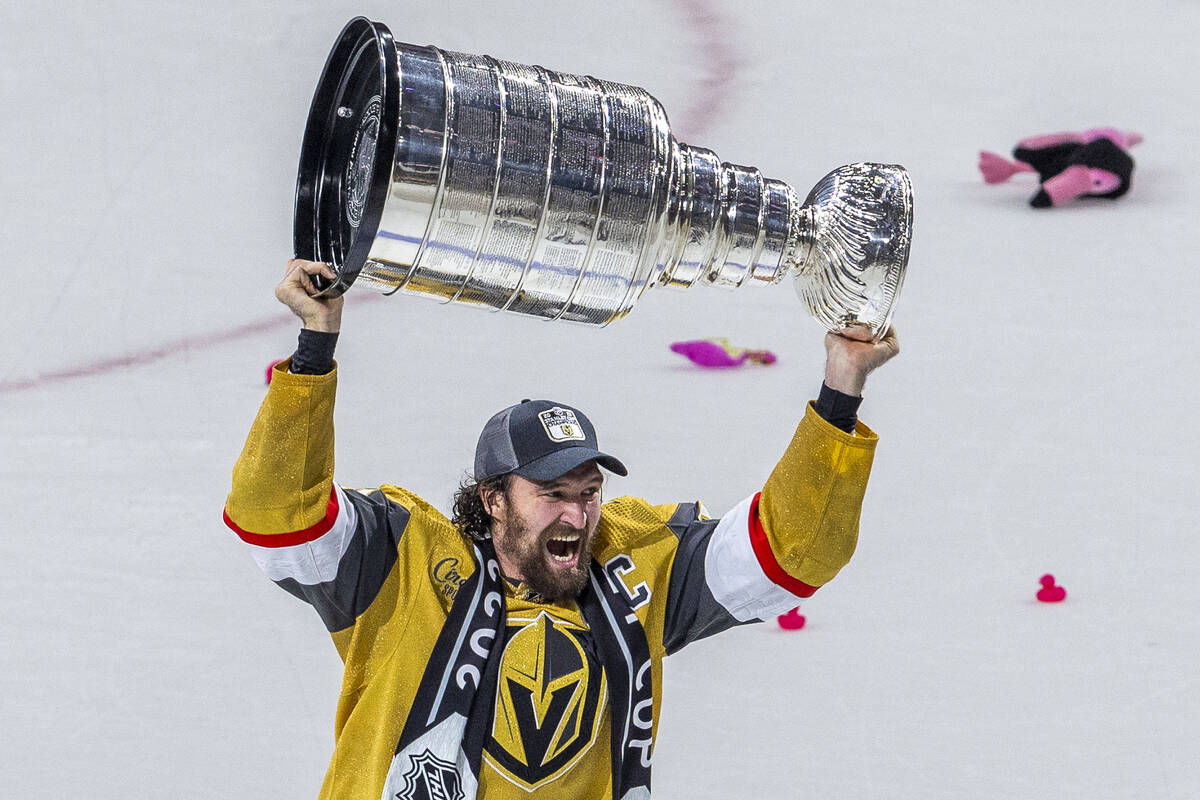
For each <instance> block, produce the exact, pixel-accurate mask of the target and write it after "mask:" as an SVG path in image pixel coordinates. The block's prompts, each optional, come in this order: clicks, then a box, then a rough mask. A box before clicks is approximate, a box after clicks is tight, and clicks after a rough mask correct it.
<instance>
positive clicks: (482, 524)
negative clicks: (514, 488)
mask: <svg viewBox="0 0 1200 800" xmlns="http://www.w3.org/2000/svg"><path fill="white" fill-rule="evenodd" d="M511 482H512V475H511V474H506V475H497V476H495V477H494V478H488V479H486V480H484V481H481V482H479V483H476V482H475V480H474V479H472V478H466V479H465V480H463V482H462V483H461V484H459V486H458V491H457V492H455V493H454V514H453V516H451V517H450V521H451V522H453V523H454V527H456V528H458V531H459V533H461V534H462V535H463V536H466V537H467V538H468V539H486V538H487V537H488V535H490V534H491V531H492V515H491V514H489V513H488V511H487V509H486V508H484V506H483V499H482V498H481V497H480V496H479V490H480V489H496V490H499V491H500V493H501V494H507V492H508V486H509V484H510V483H511Z"/></svg>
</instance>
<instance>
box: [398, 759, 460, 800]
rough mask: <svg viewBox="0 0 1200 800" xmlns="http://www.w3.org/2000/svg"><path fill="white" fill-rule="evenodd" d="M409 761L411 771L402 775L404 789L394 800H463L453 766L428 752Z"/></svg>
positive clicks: (456, 771)
mask: <svg viewBox="0 0 1200 800" xmlns="http://www.w3.org/2000/svg"><path fill="white" fill-rule="evenodd" d="M409 761H410V763H411V764H412V769H410V770H409V771H408V772H406V773H404V788H403V789H401V790H400V791H399V792H397V793H396V800H465V798H464V797H463V791H462V778H460V777H459V775H458V770H457V769H455V766H454V764H452V763H450V762H449V761H443V760H442V759H440V758H438V757H437V756H435V755H434V754H433V753H431V752H429V751H428V750H426V751H425V752H423V753H421V755H419V756H409Z"/></svg>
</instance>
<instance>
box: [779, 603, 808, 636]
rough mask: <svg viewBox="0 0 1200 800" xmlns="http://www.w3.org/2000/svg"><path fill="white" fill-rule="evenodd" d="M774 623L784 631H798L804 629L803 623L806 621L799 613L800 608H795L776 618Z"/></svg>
mask: <svg viewBox="0 0 1200 800" xmlns="http://www.w3.org/2000/svg"><path fill="white" fill-rule="evenodd" d="M776 621H778V622H779V627H781V628H783V629H784V630H785V631H798V630H800V629H801V628H803V627H804V623H805V622H806V621H807V620H805V619H804V615H803V614H801V613H800V607H799V606H796V607H795V608H793V609H792V610H791V611H789V612H787V613H786V614H780V615H779V616H778V617H776Z"/></svg>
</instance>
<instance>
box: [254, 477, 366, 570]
mask: <svg viewBox="0 0 1200 800" xmlns="http://www.w3.org/2000/svg"><path fill="white" fill-rule="evenodd" d="M333 491H334V493H335V494H336V495H337V503H338V514H337V517H336V518H335V519H334V521H333V525H332V526H330V528H329V530H328V531H326V532H325V533H323V534H322V535H321V536H319V537H317V538H316V539H313V540H312V541H310V542H304V543H303V544H296V545H291V546H289V547H262V546H259V545H255V544H251V543H249V542H247V546H248V547H249V548H250V553H251V554H252V555H253V556H254V560H255V561H256V562H258V566H259V567H260V568H261V569H262V571H263V572H264V573H266V576H267V577H268V578H270V579H271V580H273V581H281V580H285V579H287V578H292V579H293V580H295V581H297V582H299V583H301V584H304V585H306V586H315V585H316V584H318V583H325V582H326V581H331V580H333V579H334V577H335V576H336V575H337V570H338V562H339V561H341V558H342V556H343V555H344V554H345V552H346V549H347V548H348V547H349V546H350V540H351V539H352V537H353V533H354V529H355V526H356V525H357V524H358V511H357V510H356V509H355V508H354V504H353V503H351V502H350V501H349V499H347V497H346V493H345V492H343V491H342V487H340V486H338V485H337V484H336V483H335V484H334V485H333Z"/></svg>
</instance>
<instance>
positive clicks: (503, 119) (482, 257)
mask: <svg viewBox="0 0 1200 800" xmlns="http://www.w3.org/2000/svg"><path fill="white" fill-rule="evenodd" d="M911 234H912V190H911V186H910V183H909V180H908V174H907V173H906V172H905V171H904V169H903V168H902V167H898V166H894V165H887V164H868V163H862V164H851V165H849V166H844V167H840V168H838V169H836V170H834V171H833V172H831V173H829V175H827V176H825V178H823V179H822V180H821V181H820V182H819V183H818V184H817V185H816V186H815V187H814V188H813V190H812V192H810V193H809V195H808V198H807V200H805V202H804V203H801V202H800V201H799V198H798V197H797V195H796V192H795V191H794V190H793V189H792V188H791V187H790V186H789V185H787V184H786V183H784V182H782V181H778V180H774V179H771V178H764V177H763V175H762V173H760V172H759V171H758V170H757V169H754V168H753V167H741V166H736V165H733V164H726V163H721V162H720V161H719V160H718V159H717V157H716V155H715V154H714V153H712V152H711V151H709V150H705V149H702V148H699V147H691V146H689V145H686V144H682V143H681V142H679V141H677V140H676V139H675V137H674V136H673V135H672V134H671V131H670V128H669V125H668V123H667V115H666V112H665V111H664V110H663V108H662V106H661V105H660V104H659V103H658V101H657V100H655V99H654V98H653V97H651V96H650V94H649V93H647V92H646V91H645V90H643V89H639V88H637V87H634V86H626V85H622V84H617V83H611V82H608V81H603V80H599V79H596V78H591V77H584V76H579V75H569V74H565V73H560V72H552V71H550V70H547V69H543V68H541V67H536V66H525V65H522V64H514V63H511V62H507V61H500V60H498V59H494V58H491V57H490V56H475V55H466V54H462V53H453V52H448V51H444V50H440V49H438V48H435V47H422V46H416V45H410V44H404V43H401V42H396V41H394V40H393V39H392V36H391V33H390V32H389V31H388V29H387V28H386V27H385V26H383V25H381V24H379V23H378V22H372V21H370V20H368V19H366V18H363V17H358V18H356V19H354V20H351V21H350V23H349V24H348V25H347V26H346V27H345V28H344V29H343V30H342V33H341V35H340V37H339V39H338V41H337V44H336V45H335V46H334V48H333V50H332V52H331V53H330V55H329V59H328V61H327V62H326V64H325V70H324V72H323V74H322V75H321V79H320V82H319V84H318V86H317V90H316V94H315V96H314V98H313V102H312V107H311V109H310V110H309V116H308V123H307V127H306V129H305V132H304V142H303V146H302V152H301V156H300V168H299V176H298V179H297V186H296V209H295V228H294V236H295V250H296V255H297V257H299V258H306V259H310V260H316V261H325V262H329V263H330V264H331V265H332V266H333V268H334V270H335V271H336V273H337V278H336V279H334V280H332V281H329V280H325V279H321V281H320V282H319V283H318V288H319V289H320V293H319V294H320V295H321V296H335V295H338V294H341V293H342V292H344V291H346V290H347V289H348V288H349V287H350V285H351V284H353V283H358V284H359V285H365V286H368V287H370V288H372V289H375V290H377V291H379V292H382V293H386V294H391V293H393V292H396V291H403V292H406V293H411V294H420V295H426V296H430V297H434V298H438V299H441V300H442V301H444V302H455V303H468V304H472V305H478V306H483V307H486V308H489V309H493V310H502V311H511V312H514V313H517V314H523V315H527V316H531V317H540V318H543V319H563V320H570V321H572V322H579V323H584V324H588V325H606V324H608V323H609V322H611V321H613V320H615V319H618V318H620V317H623V316H624V315H625V314H627V313H628V312H629V310H630V309H631V308H632V307H633V305H634V303H636V302H637V299H638V297H640V296H641V294H642V292H644V291H645V290H646V289H648V288H650V287H652V286H674V287H681V288H686V287H690V286H692V285H693V284H696V283H707V284H714V285H716V286H725V287H739V286H742V285H744V284H747V283H778V282H779V281H781V280H783V279H784V277H786V276H787V275H788V274H789V273H790V274H792V275H793V276H794V281H795V286H796V291H797V293H798V294H799V296H800V298H801V299H802V300H803V302H804V303H805V305H806V306H807V307H808V310H809V312H810V313H811V314H812V316H814V317H815V318H816V319H817V320H818V322H820V323H821V324H822V325H823V326H825V327H826V328H827V329H829V330H839V329H841V328H844V327H845V326H848V325H853V324H862V325H866V326H868V327H869V328H870V329H871V331H872V332H873V333H874V335H875V336H876V337H878V336H880V335H881V334H882V333H883V332H884V331H885V330H886V329H887V326H888V323H889V320H890V318H891V315H892V310H893V308H894V305H895V302H896V297H897V295H898V294H899V292H900V286H901V283H902V281H903V278H904V270H905V267H906V266H907V264H908V253H909V243H910V240H911Z"/></svg>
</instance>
